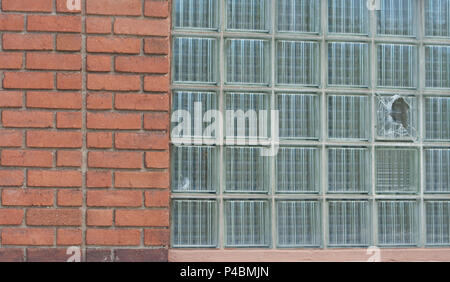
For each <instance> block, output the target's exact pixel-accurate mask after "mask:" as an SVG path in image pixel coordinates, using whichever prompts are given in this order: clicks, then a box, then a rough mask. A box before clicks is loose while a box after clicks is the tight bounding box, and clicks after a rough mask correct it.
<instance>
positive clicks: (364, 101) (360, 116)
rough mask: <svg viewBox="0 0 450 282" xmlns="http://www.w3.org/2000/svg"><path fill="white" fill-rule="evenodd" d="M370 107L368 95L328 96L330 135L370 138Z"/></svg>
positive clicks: (342, 137) (346, 137)
mask: <svg viewBox="0 0 450 282" xmlns="http://www.w3.org/2000/svg"><path fill="white" fill-rule="evenodd" d="M369 114H370V108H369V98H368V97H367V96H346V95H329V96H328V137H329V138H333V139H335V138H336V139H337V138H338V139H368V138H369V129H370V118H369Z"/></svg>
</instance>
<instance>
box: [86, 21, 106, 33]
mask: <svg viewBox="0 0 450 282" xmlns="http://www.w3.org/2000/svg"><path fill="white" fill-rule="evenodd" d="M111 26H112V25H111V19H110V18H105V17H88V18H87V19H86V32H87V33H96V34H101V33H111Z"/></svg>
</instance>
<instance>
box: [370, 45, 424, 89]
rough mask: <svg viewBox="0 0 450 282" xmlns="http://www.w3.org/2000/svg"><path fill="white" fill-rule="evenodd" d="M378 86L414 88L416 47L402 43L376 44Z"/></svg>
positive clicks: (415, 83) (415, 82)
mask: <svg viewBox="0 0 450 282" xmlns="http://www.w3.org/2000/svg"><path fill="white" fill-rule="evenodd" d="M377 56H378V61H377V64H378V71H377V75H378V86H381V87H397V88H415V87H416V86H417V69H416V68H417V47H416V46H415V45H404V44H378V46H377Z"/></svg>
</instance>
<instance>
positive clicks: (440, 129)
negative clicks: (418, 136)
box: [424, 97, 450, 141]
mask: <svg viewBox="0 0 450 282" xmlns="http://www.w3.org/2000/svg"><path fill="white" fill-rule="evenodd" d="M424 101H425V103H424V107H425V109H424V115H425V116H424V119H425V138H426V139H427V140H436V141H439V140H450V97H425V99H424Z"/></svg>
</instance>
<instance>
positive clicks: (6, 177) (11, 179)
mask: <svg viewBox="0 0 450 282" xmlns="http://www.w3.org/2000/svg"><path fill="white" fill-rule="evenodd" d="M22 184H23V171H21V170H0V186H22Z"/></svg>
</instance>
